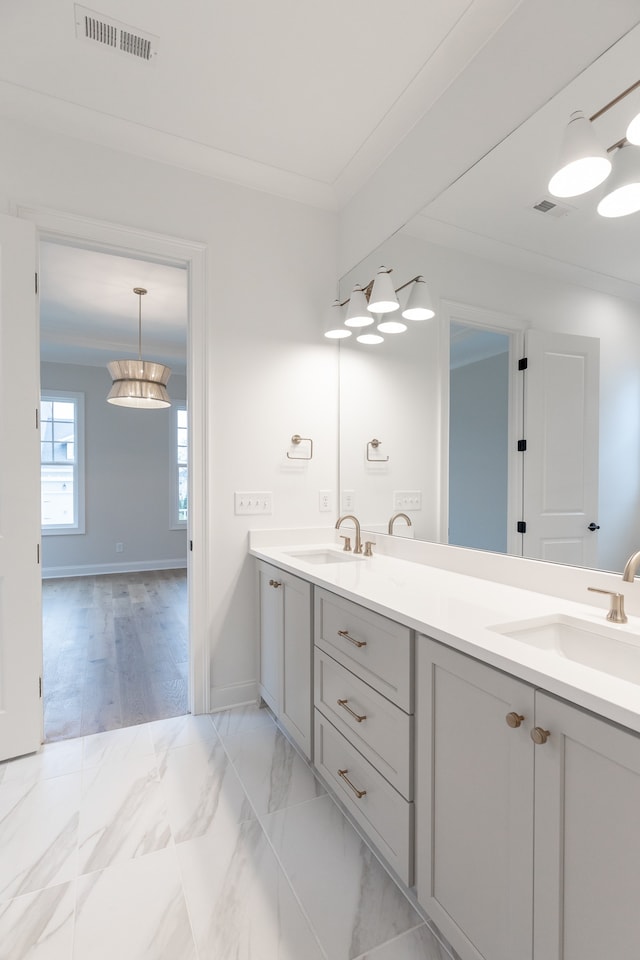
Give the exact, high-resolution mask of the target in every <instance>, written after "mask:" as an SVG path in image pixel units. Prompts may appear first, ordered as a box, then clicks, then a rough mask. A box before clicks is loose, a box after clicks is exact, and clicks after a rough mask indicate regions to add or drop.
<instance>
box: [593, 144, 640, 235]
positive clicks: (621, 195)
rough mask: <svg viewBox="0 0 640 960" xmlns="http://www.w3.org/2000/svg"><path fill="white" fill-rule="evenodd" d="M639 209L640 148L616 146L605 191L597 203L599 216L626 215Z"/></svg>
mask: <svg viewBox="0 0 640 960" xmlns="http://www.w3.org/2000/svg"><path fill="white" fill-rule="evenodd" d="M638 210H640V148H639V147H634V146H632V145H631V144H628V143H626V144H624V145H623V146H621V147H618V149H617V150H616V152H615V154H614V158H613V172H612V174H611V179H610V180H609V182H608V183H607V192H606V193H605V195H604V196H603V198H602V200H601V201H600V203H599V204H598V213H599V214H600V216H601V217H626V216H627V215H628V214H630V213H636V211H638Z"/></svg>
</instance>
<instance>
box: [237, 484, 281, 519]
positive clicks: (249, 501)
mask: <svg viewBox="0 0 640 960" xmlns="http://www.w3.org/2000/svg"><path fill="white" fill-rule="evenodd" d="M270 513H273V494H272V493H271V491H270V490H268V491H262V492H256V491H253V490H248V491H238V490H236V493H235V514H236V516H238V517H248V516H255V515H257V514H264V515H267V514H270Z"/></svg>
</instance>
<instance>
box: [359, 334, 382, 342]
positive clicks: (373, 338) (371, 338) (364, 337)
mask: <svg viewBox="0 0 640 960" xmlns="http://www.w3.org/2000/svg"><path fill="white" fill-rule="evenodd" d="M356 340H357V341H358V343H368V344H375V343H384V337H381V336H380V334H379V333H361V334H360V335H359V336H358V337H356Z"/></svg>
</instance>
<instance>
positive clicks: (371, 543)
mask: <svg viewBox="0 0 640 960" xmlns="http://www.w3.org/2000/svg"><path fill="white" fill-rule="evenodd" d="M375 545H376V541H375V540H365V542H364V555H365V557H372V556H373V550H372V549H371V547H375Z"/></svg>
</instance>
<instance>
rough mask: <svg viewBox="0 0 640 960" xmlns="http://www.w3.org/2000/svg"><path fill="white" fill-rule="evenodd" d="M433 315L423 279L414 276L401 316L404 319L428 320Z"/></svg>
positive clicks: (434, 313) (433, 311)
mask: <svg viewBox="0 0 640 960" xmlns="http://www.w3.org/2000/svg"><path fill="white" fill-rule="evenodd" d="M435 315H436V312H435V310H434V309H433V305H432V303H431V297H430V295H429V290H428V287H427V284H426V282H425V279H424V277H416V279H415V281H414V284H413V286H412V288H411V292H410V294H409V299H408V300H407V305H406V307H405V308H404V310H403V311H402V316H403V317H404V318H405V320H430V319H431V317H435Z"/></svg>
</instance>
